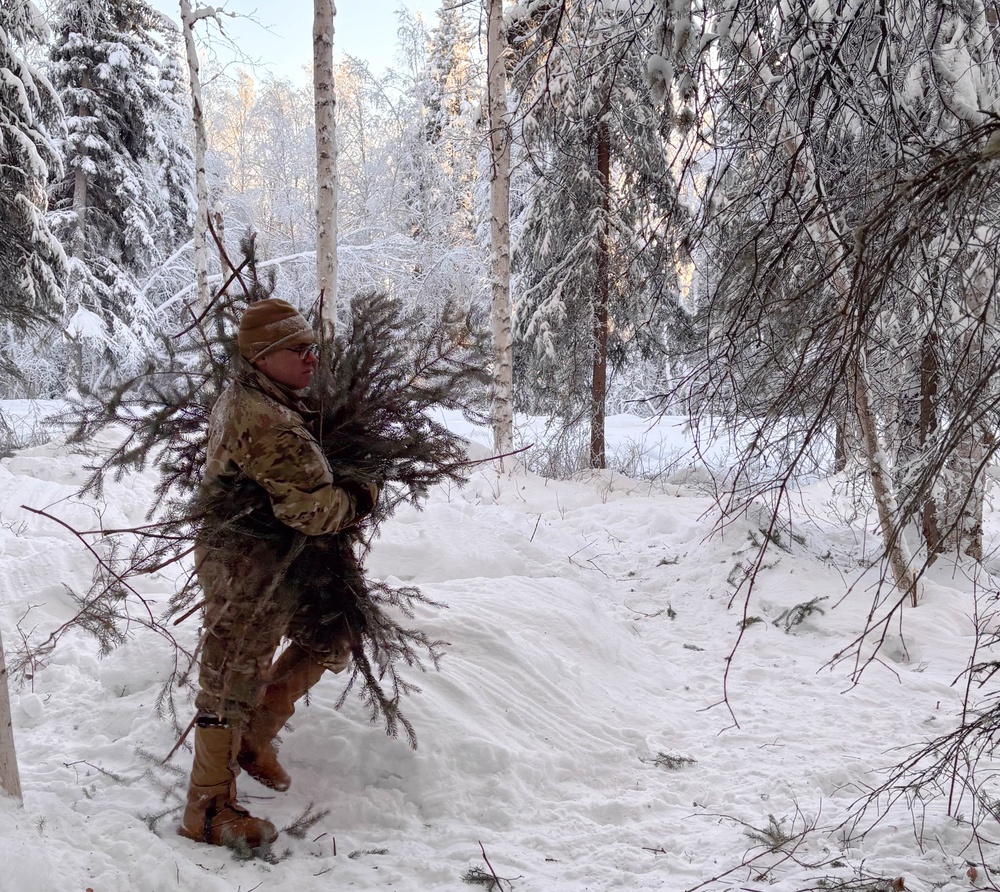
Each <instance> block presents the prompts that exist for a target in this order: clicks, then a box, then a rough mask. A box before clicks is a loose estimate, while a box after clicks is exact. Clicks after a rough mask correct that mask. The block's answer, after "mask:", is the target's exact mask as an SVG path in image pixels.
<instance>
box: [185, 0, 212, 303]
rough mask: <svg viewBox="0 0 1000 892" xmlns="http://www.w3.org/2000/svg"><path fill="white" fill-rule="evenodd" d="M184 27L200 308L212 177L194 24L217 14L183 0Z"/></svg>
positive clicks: (206, 294) (206, 295) (205, 294)
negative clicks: (208, 168)
mask: <svg viewBox="0 0 1000 892" xmlns="http://www.w3.org/2000/svg"><path fill="white" fill-rule="evenodd" d="M180 5H181V27H182V29H183V31H184V47H185V49H186V50H187V63H188V75H189V77H190V78H191V118H192V122H193V124H194V183H195V200H196V202H197V207H196V209H195V217H194V277H195V288H196V291H197V294H198V307H199V309H202V310H203V309H205V307H207V306H208V302H209V300H211V292H210V291H209V287H208V178H207V177H206V176H205V154H206V152H207V150H208V138H207V137H206V135H205V115H204V111H203V109H202V105H201V75H200V74H199V72H200V63H199V61H198V48H197V46H196V45H195V42H194V26H195V24H196V23H197V22H198V20H199V19H204V18H209V17H211V16H214V15H215V10H213V9H198V10H197V11H192V9H191V2H190V0H180Z"/></svg>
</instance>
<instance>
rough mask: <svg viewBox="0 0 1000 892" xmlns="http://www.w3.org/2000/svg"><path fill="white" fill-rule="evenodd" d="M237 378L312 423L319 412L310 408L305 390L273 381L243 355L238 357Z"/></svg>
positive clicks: (242, 383)
mask: <svg viewBox="0 0 1000 892" xmlns="http://www.w3.org/2000/svg"><path fill="white" fill-rule="evenodd" d="M236 380H237V381H238V382H239V383H240V384H241V385H243V386H244V387H250V388H252V389H254V390H259V391H260V392H261V393H263V394H264V396H266V397H269V398H270V399H272V400H274V401H275V402H276V403H279V404H280V405H282V406H284V407H285V408H287V409H291V410H292V411H293V412H298V413H299V415H301V416H302V419H303V421H305V422H307V423H309V424H311V423H312V422H313V421H315V420H316V418H317V417H318V415H319V413H318V412H315V411H313V410H312V409H310V408H309V406H308V405H307V404H306V402H305V400H304V398H303V395H302V394H303V391H295V390H289V389H288V388H287V387H282V386H281V385H280V384H279V383H278V382H277V381H272V380H271V379H270V378H268V377H267V375H265V374H264V373H263V372H262V371H261V370H260V369H258V368H255V367H254V366H252V365H250V363H249V362H247V361H246V360H245V359H244V358H243V357H242V356H237V357H236Z"/></svg>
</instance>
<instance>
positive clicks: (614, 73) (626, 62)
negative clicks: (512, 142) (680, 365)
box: [508, 3, 678, 467]
mask: <svg viewBox="0 0 1000 892" xmlns="http://www.w3.org/2000/svg"><path fill="white" fill-rule="evenodd" d="M541 9H542V12H541V13H540V17H539V18H538V19H537V20H532V19H527V18H524V17H521V18H515V20H514V22H513V23H512V25H511V26H510V27H509V38H508V39H509V40H510V41H511V42H512V45H513V46H514V47H515V48H516V50H517V52H518V54H519V55H520V57H521V59H520V62H519V69H518V72H517V73H516V76H515V80H514V83H515V88H516V89H517V90H518V91H519V93H520V95H521V100H522V104H523V105H525V106H527V107H528V108H529V109H530V111H529V113H528V115H527V117H526V118H525V120H524V123H523V138H524V141H525V144H526V146H527V149H528V153H529V157H530V159H531V162H532V164H533V165H534V170H535V175H536V177H535V182H534V185H533V187H532V189H531V193H530V195H529V199H528V202H529V203H528V207H527V210H526V212H525V214H524V218H523V220H522V222H521V225H522V227H523V228H522V231H521V234H520V237H519V239H518V241H517V242H516V244H515V246H514V270H515V273H516V275H517V287H516V289H515V293H516V294H517V301H516V307H515V316H514V348H515V376H516V384H517V386H516V393H517V396H518V400H519V402H520V404H521V405H522V406H524V407H526V408H530V409H533V410H540V411H546V412H554V413H556V414H559V415H562V416H563V417H566V418H574V417H581V416H582V417H583V418H588V419H589V422H590V444H591V445H590V462H591V465H592V466H593V467H603V466H604V462H605V455H604V410H605V401H606V394H607V377H608V371H609V368H616V367H617V368H622V367H624V365H625V363H626V362H627V361H628V360H629V359H630V358H633V357H647V356H650V355H652V354H654V353H657V352H662V351H663V345H664V342H665V339H666V336H667V334H668V330H669V326H670V322H671V319H672V318H673V316H674V312H675V310H674V308H675V307H676V277H675V267H676V250H675V244H674V240H673V238H672V234H671V230H670V229H669V228H668V224H667V221H668V219H669V218H670V217H672V216H674V215H675V214H676V213H677V211H678V201H677V192H676V187H675V184H674V177H673V175H672V172H671V169H670V163H669V161H670V155H669V152H668V144H667V138H668V136H669V134H670V129H671V126H672V124H673V121H672V119H671V116H670V114H669V108H668V107H666V106H664V105H663V104H662V103H661V104H659V105H658V104H657V103H655V102H654V100H653V97H652V95H651V92H650V88H649V85H648V82H647V78H646V62H647V59H646V54H645V53H644V52H643V51H642V49H641V47H642V45H643V40H642V39H641V37H642V35H643V32H644V29H645V28H646V27H647V26H646V25H644V24H643V22H642V21H641V20H640V19H639V18H638V17H637V16H636V15H634V14H633V13H632V12H631V11H629V10H626V11H617V9H616V10H611V9H609V8H608V7H607V6H606V5H604V4H600V3H583V4H556V5H554V6H545V7H541ZM647 36H648V35H647Z"/></svg>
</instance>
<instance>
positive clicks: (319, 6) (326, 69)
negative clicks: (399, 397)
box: [313, 0, 337, 340]
mask: <svg viewBox="0 0 1000 892" xmlns="http://www.w3.org/2000/svg"><path fill="white" fill-rule="evenodd" d="M336 13H337V10H336V7H335V6H334V3H333V0H314V12H313V89H314V96H315V105H316V289H317V294H318V295H319V298H320V305H321V312H320V321H321V324H322V327H323V336H324V337H325V338H326V339H327V340H332V339H333V335H334V330H335V327H336V325H335V322H336V318H337V124H336V108H337V93H336V90H335V88H334V80H333V19H334V16H335V15H336Z"/></svg>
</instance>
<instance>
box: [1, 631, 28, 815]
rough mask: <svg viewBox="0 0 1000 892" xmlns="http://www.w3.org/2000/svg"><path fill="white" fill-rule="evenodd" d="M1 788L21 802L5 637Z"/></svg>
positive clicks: (2, 668) (22, 797)
mask: <svg viewBox="0 0 1000 892" xmlns="http://www.w3.org/2000/svg"><path fill="white" fill-rule="evenodd" d="M0 788H2V789H3V790H4V791H5V792H6V793H7V794H8V795H10V796H13V797H14V798H15V799H17V800H18V801H20V802H22V803H23V802H24V796H22V795H21V776H20V774H19V773H18V770H17V756H16V755H15V753H14V728H13V725H12V723H11V720H10V695H9V693H8V692H7V663H6V662H5V660H4V655H3V639H2V638H0Z"/></svg>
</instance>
